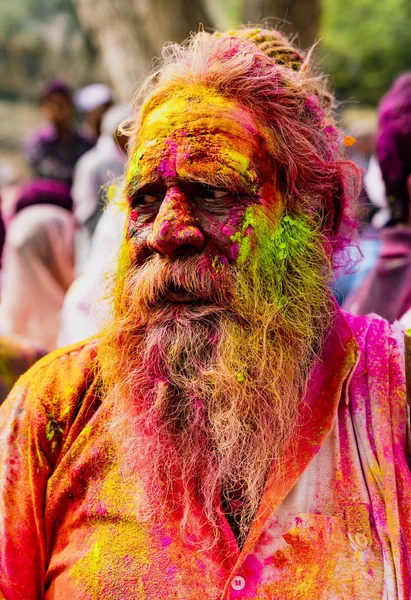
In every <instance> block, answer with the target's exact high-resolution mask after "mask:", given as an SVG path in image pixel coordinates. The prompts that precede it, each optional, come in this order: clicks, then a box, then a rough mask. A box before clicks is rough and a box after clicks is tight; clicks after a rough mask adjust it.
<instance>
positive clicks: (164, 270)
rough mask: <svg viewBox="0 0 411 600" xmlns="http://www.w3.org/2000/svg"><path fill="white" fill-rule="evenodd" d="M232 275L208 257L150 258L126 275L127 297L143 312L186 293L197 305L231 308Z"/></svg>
mask: <svg viewBox="0 0 411 600" xmlns="http://www.w3.org/2000/svg"><path fill="white" fill-rule="evenodd" d="M234 278H235V275H234V271H233V269H232V267H231V266H230V265H228V264H224V263H222V262H221V261H219V260H218V257H217V258H216V257H211V256H201V257H199V256H189V257H185V258H177V259H174V260H171V259H169V258H168V257H161V256H159V255H153V256H150V257H149V258H148V259H147V260H146V261H145V263H144V264H143V265H141V266H137V265H134V266H132V267H131V268H130V270H129V273H128V277H127V280H128V285H127V287H128V295H130V294H131V293H132V295H133V297H134V301H137V302H138V303H139V304H141V305H142V306H144V307H145V308H154V307H157V306H159V305H162V304H165V303H167V302H169V299H168V292H170V291H171V292H187V293H189V294H191V295H192V296H193V297H194V299H195V301H197V302H199V303H207V304H213V305H216V306H219V307H224V308H225V307H227V306H230V305H231V304H232V302H233V299H234Z"/></svg>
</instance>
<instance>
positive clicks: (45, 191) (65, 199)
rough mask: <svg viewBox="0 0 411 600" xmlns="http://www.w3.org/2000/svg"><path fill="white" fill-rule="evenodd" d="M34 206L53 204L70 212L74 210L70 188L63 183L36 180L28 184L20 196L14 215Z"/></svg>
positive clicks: (50, 180)
mask: <svg viewBox="0 0 411 600" xmlns="http://www.w3.org/2000/svg"><path fill="white" fill-rule="evenodd" d="M34 204H53V205H54V206H60V207H61V208H65V209H66V210H68V211H70V212H71V211H72V209H73V200H72V198H71V193H70V187H69V186H68V185H67V184H66V183H62V182H61V181H53V180H52V179H36V180H35V181H30V183H28V184H26V185H25V186H24V187H23V188H22V190H21V193H20V194H19V199H18V200H17V203H16V206H15V209H14V214H17V213H18V212H20V211H21V210H23V209H24V208H27V207H28V206H33V205H34Z"/></svg>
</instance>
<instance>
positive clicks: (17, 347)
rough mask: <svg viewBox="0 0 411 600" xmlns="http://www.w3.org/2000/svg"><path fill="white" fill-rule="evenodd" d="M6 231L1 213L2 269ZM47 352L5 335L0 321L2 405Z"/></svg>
mask: <svg viewBox="0 0 411 600" xmlns="http://www.w3.org/2000/svg"><path fill="white" fill-rule="evenodd" d="M5 238H6V230H5V227H4V222H3V218H2V215H1V213H0V268H1V262H2V255H3V248H4V243H5ZM45 354H46V351H45V350H44V349H43V348H42V347H41V346H40V345H39V344H38V345H35V344H31V343H30V342H28V341H27V340H25V339H23V338H21V337H19V336H16V335H4V331H3V327H2V322H1V319H0V404H1V403H2V402H3V401H4V400H5V399H6V397H7V395H8V393H9V392H10V390H11V388H12V387H13V385H14V384H15V383H16V381H17V380H18V378H19V377H20V375H23V373H25V372H26V371H27V370H28V369H29V368H30V367H31V366H32V365H34V363H35V362H37V361H38V360H39V359H40V358H41V357H42V356H44V355H45Z"/></svg>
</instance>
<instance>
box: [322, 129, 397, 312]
mask: <svg viewBox="0 0 411 600" xmlns="http://www.w3.org/2000/svg"><path fill="white" fill-rule="evenodd" d="M350 134H351V135H352V136H353V138H354V139H355V144H354V145H353V146H352V147H350V148H348V156H349V157H350V159H351V160H352V161H353V162H354V163H355V164H356V165H357V166H358V168H359V169H360V172H361V176H362V186H361V192H360V196H359V198H358V220H359V227H358V233H359V245H358V247H353V248H352V249H351V261H352V267H351V270H350V271H349V272H348V273H342V274H341V275H339V277H338V278H337V279H336V281H335V282H333V283H332V284H331V286H330V287H331V289H332V292H333V294H334V295H335V297H336V299H337V301H338V303H339V304H340V305H342V304H343V303H344V301H345V300H346V298H347V296H348V295H349V294H350V293H351V292H353V291H354V290H355V289H357V288H358V287H359V286H360V285H361V284H362V282H363V281H364V279H365V278H366V277H367V275H368V273H369V272H370V271H371V269H372V268H373V267H374V265H375V263H376V262H377V259H378V253H379V249H380V229H381V226H382V225H381V224H380V221H381V218H377V219H376V220H374V217H375V216H376V215H377V217H380V214H379V213H380V212H381V210H380V209H381V207H382V206H385V205H386V200H385V188H384V184H383V182H382V178H381V172H380V169H379V166H378V162H377V159H376V156H375V152H376V132H375V124H374V123H370V122H369V121H368V120H365V119H360V120H358V121H355V122H354V123H353V124H352V126H351V127H350ZM377 213H378V214H377Z"/></svg>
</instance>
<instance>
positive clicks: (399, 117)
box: [343, 72, 411, 321]
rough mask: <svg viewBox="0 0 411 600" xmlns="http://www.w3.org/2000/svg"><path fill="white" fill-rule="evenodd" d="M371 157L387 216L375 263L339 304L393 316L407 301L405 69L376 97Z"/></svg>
mask: <svg viewBox="0 0 411 600" xmlns="http://www.w3.org/2000/svg"><path fill="white" fill-rule="evenodd" d="M377 157H378V162H379V165H380V169H381V173H382V178H383V181H384V185H385V190H386V196H387V202H388V208H389V212H390V220H389V222H388V223H387V224H386V225H387V226H386V227H385V228H384V230H383V231H382V233H381V247H380V251H379V257H378V260H377V263H376V265H375V266H374V268H373V269H372V271H371V272H370V273H369V274H368V276H367V278H366V279H365V281H364V282H363V283H362V285H361V286H360V287H358V288H357V289H356V290H354V291H353V292H352V293H351V294H350V295H349V297H348V298H347V299H346V301H345V303H344V305H343V306H344V308H345V309H346V310H348V311H350V312H352V313H354V314H357V315H365V314H367V313H371V312H374V313H377V314H379V315H381V316H382V317H384V318H385V319H387V320H388V321H394V320H395V319H399V318H400V317H402V316H403V315H404V313H405V312H407V311H408V309H409V308H410V307H411V211H410V203H411V72H410V73H403V74H402V75H400V76H399V77H398V78H397V79H396V80H395V82H394V84H393V86H392V87H391V89H390V90H389V91H388V92H387V94H386V95H385V96H384V97H383V98H382V100H381V102H380V106H379V114H378V137H377ZM384 224H385V223H384Z"/></svg>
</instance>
